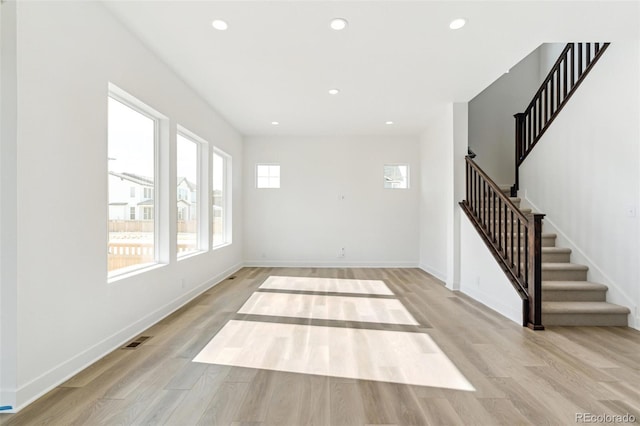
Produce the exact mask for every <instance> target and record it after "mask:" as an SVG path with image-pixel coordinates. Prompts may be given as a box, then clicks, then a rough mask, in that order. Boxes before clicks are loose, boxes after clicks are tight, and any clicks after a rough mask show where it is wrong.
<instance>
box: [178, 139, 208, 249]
mask: <svg viewBox="0 0 640 426" xmlns="http://www.w3.org/2000/svg"><path fill="white" fill-rule="evenodd" d="M195 139H196V138H195V136H190V135H187V132H186V130H183V129H181V131H180V132H179V133H178V135H177V138H176V144H177V145H176V166H177V167H176V170H177V192H176V198H177V206H176V208H177V214H178V230H177V244H178V257H180V256H184V255H186V254H189V253H193V252H194V251H197V250H198V239H199V236H198V232H199V228H200V226H199V220H200V215H199V211H198V209H199V208H200V205H199V203H198V199H199V198H200V197H198V191H200V187H201V186H202V185H201V184H200V179H199V173H198V170H199V167H198V164H199V163H200V152H201V151H202V149H201V148H200V149H199V146H198V145H199V144H200V142H197V141H196V140H195ZM202 146H206V145H204V144H202Z"/></svg>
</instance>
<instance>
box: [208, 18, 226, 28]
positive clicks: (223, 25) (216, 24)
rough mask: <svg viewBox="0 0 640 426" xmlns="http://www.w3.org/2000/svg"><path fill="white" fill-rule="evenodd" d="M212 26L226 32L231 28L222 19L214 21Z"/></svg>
mask: <svg viewBox="0 0 640 426" xmlns="http://www.w3.org/2000/svg"><path fill="white" fill-rule="evenodd" d="M211 26H212V27H213V28H215V29H216V30H219V31H225V30H226V29H227V28H229V25H228V24H227V23H226V22H225V21H223V20H222V19H214V21H213V22H212V23H211Z"/></svg>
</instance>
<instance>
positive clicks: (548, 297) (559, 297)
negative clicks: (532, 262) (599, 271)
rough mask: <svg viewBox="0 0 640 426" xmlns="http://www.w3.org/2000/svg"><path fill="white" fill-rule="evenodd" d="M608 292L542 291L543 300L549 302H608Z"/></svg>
mask: <svg viewBox="0 0 640 426" xmlns="http://www.w3.org/2000/svg"><path fill="white" fill-rule="evenodd" d="M606 299H607V291H606V290H575V291H567V290H544V289H543V290H542V300H543V301H547V302H606Z"/></svg>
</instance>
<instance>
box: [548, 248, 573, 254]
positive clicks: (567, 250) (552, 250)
mask: <svg viewBox="0 0 640 426" xmlns="http://www.w3.org/2000/svg"><path fill="white" fill-rule="evenodd" d="M542 252H543V253H544V252H548V253H571V249H570V248H566V247H542Z"/></svg>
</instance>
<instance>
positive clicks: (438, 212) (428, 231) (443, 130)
mask: <svg viewBox="0 0 640 426" xmlns="http://www.w3.org/2000/svg"><path fill="white" fill-rule="evenodd" d="M453 131H454V126H453V105H452V104H449V105H447V106H446V107H445V108H443V109H442V110H440V111H438V113H437V114H436V115H435V116H434V117H433V118H432V119H431V120H430V126H429V127H428V128H427V130H426V131H425V132H424V133H423V134H422V135H421V137H420V171H421V178H420V179H421V181H420V267H421V268H422V269H424V270H425V271H427V272H429V273H430V274H432V275H434V276H436V277H437V278H439V279H441V280H443V281H447V275H448V263H447V262H448V258H449V257H448V255H449V251H448V247H449V233H450V230H451V228H450V227H451V226H453V225H452V223H451V220H452V212H453V208H452V207H451V206H452V205H453V203H454V202H455V200H454V197H453V181H452V176H453V137H454V134H453V133H454V132H453ZM450 207H451V208H450Z"/></svg>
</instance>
